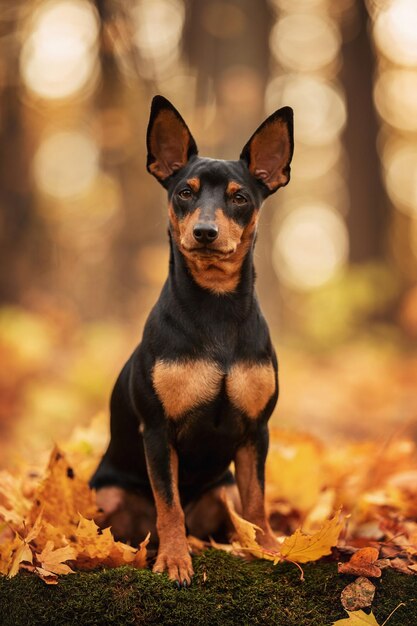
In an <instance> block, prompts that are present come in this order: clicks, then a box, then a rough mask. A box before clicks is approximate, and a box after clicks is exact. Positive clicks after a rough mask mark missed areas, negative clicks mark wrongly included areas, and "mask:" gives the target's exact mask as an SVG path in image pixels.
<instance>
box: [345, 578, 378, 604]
mask: <svg viewBox="0 0 417 626" xmlns="http://www.w3.org/2000/svg"><path fill="white" fill-rule="evenodd" d="M374 595H375V585H374V584H372V583H371V581H370V580H368V579H367V578H365V577H364V576H360V577H359V578H357V579H356V580H355V581H354V582H353V583H350V585H347V587H345V588H344V589H343V591H342V593H341V595H340V599H341V601H342V605H343V608H344V609H346V610H347V611H357V610H358V609H365V608H366V607H368V606H371V604H372V602H373V599H374Z"/></svg>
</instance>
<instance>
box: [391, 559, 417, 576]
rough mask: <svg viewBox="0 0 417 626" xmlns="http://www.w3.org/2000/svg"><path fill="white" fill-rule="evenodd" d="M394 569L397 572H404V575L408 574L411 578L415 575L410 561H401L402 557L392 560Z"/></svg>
mask: <svg viewBox="0 0 417 626" xmlns="http://www.w3.org/2000/svg"><path fill="white" fill-rule="evenodd" d="M390 561H391V567H392V569H395V570H397V572H402V573H403V574H408V575H409V576H410V575H411V576H412V575H413V574H414V573H415V572H414V570H412V569H410V566H409V562H408V560H404V559H401V558H400V557H398V556H397V557H395V559H390Z"/></svg>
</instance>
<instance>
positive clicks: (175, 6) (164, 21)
mask: <svg viewBox="0 0 417 626" xmlns="http://www.w3.org/2000/svg"><path fill="white" fill-rule="evenodd" d="M132 14H133V20H134V34H133V40H134V42H135V45H136V46H137V49H138V51H139V55H140V57H141V60H142V61H143V63H141V65H140V71H141V74H142V75H143V76H145V77H151V76H154V75H155V74H161V73H163V71H164V70H167V69H168V68H169V67H172V66H173V64H174V63H175V62H176V61H178V57H179V44H180V40H181V34H182V28H183V24H184V4H183V3H182V2H180V1H179V0H139V2H138V3H137V5H136V6H135V7H134V8H133V11H132Z"/></svg>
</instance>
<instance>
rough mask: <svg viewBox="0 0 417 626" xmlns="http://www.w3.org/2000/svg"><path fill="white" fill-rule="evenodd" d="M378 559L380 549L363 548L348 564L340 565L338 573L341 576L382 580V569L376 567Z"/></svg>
mask: <svg viewBox="0 0 417 626" xmlns="http://www.w3.org/2000/svg"><path fill="white" fill-rule="evenodd" d="M378 557H379V550H378V548H361V549H360V550H358V551H357V552H355V554H353V555H352V556H351V558H350V560H349V561H348V562H347V563H338V566H337V571H338V572H339V574H353V575H354V576H370V577H371V578H380V576H381V573H382V572H381V568H380V567H378V566H377V565H375V562H376V561H377V560H378Z"/></svg>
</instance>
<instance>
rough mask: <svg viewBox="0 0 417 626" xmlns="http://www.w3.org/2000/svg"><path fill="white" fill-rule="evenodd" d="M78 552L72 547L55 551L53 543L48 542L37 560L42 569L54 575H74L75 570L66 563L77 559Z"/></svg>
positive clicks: (37, 556)
mask: <svg viewBox="0 0 417 626" xmlns="http://www.w3.org/2000/svg"><path fill="white" fill-rule="evenodd" d="M76 555H77V553H76V550H75V549H74V548H73V547H72V546H69V545H68V546H65V547H64V548H56V549H54V544H53V541H48V542H47V543H46V546H45V547H44V549H43V550H42V552H41V553H40V554H37V555H36V560H37V561H39V563H40V564H41V568H42V569H43V570H46V571H47V572H48V573H51V572H52V574H74V572H73V570H72V569H71V568H70V567H69V565H66V564H65V563H64V561H73V560H74V559H75V558H76Z"/></svg>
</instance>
